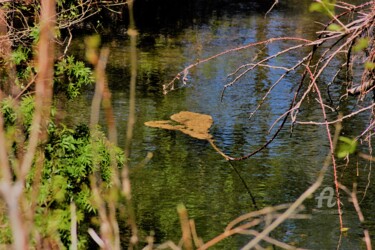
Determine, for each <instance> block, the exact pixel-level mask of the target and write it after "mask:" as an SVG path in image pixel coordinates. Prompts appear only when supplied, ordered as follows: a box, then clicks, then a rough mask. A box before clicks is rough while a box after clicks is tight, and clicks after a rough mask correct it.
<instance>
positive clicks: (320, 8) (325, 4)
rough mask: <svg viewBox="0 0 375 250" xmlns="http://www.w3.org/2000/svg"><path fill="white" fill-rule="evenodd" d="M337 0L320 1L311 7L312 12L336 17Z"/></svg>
mask: <svg viewBox="0 0 375 250" xmlns="http://www.w3.org/2000/svg"><path fill="white" fill-rule="evenodd" d="M335 4H336V0H319V1H316V2H314V3H312V4H311V5H310V8H309V10H310V11H311V12H314V11H316V12H320V13H323V14H325V15H328V16H330V17H331V16H332V15H335Z"/></svg>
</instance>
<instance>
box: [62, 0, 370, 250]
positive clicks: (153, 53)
mask: <svg viewBox="0 0 375 250" xmlns="http://www.w3.org/2000/svg"><path fill="white" fill-rule="evenodd" d="M174 2H177V1H174ZM198 2H199V1H198ZM207 2H209V3H210V1H207ZM224 2H225V1H224ZM281 2H282V3H280V4H279V5H278V6H277V7H276V8H275V9H274V10H273V11H272V12H271V13H270V14H268V15H267V17H266V18H265V16H264V14H265V12H266V10H267V9H268V7H269V6H270V2H263V1H235V2H233V3H231V4H230V5H225V6H224V7H220V6H216V5H215V6H213V7H212V6H210V5H209V4H208V6H205V8H200V7H199V6H198V7H194V6H193V7H192V6H190V7H191V8H186V9H184V8H183V6H180V8H179V9H178V11H177V10H176V9H175V8H178V6H176V4H174V5H172V6H168V4H160V5H158V7H157V8H156V7H155V6H153V7H150V6H149V8H145V10H139V9H136V13H137V15H136V18H137V19H136V21H137V23H138V27H139V32H140V35H139V41H138V58H139V64H138V67H139V70H138V82H137V106H136V110H137V121H136V126H135V134H134V141H133V148H132V154H131V162H132V173H131V180H132V189H133V196H134V203H135V211H136V216H137V221H138V225H139V227H140V230H141V233H142V234H143V235H147V234H150V232H153V233H154V236H155V241H156V242H157V243H162V242H165V241H167V240H172V241H174V242H179V239H180V237H181V230H180V223H179V219H178V214H177V210H176V207H177V205H178V204H180V203H183V204H184V205H185V206H186V207H187V209H188V213H189V217H190V218H191V219H194V221H195V224H196V230H197V233H198V235H199V236H200V237H202V239H203V241H205V242H206V241H208V240H210V239H212V238H213V237H215V236H217V235H219V234H220V233H221V232H223V230H224V229H225V227H226V225H227V224H228V223H229V222H230V221H231V220H233V219H235V218H236V217H238V216H240V215H242V214H245V213H248V212H251V211H254V210H255V205H254V201H253V199H254V200H255V202H256V207H257V208H259V209H261V208H264V207H267V206H275V205H278V204H284V203H290V202H293V201H295V200H296V199H297V198H298V197H299V196H300V195H301V194H302V193H303V192H304V191H305V190H306V189H307V188H308V187H309V186H310V185H311V184H312V183H313V182H314V181H315V180H316V178H317V175H318V172H319V170H320V169H321V167H322V165H323V162H324V159H325V157H326V155H327V154H328V152H329V147H328V142H327V136H326V131H325V128H324V127H323V126H311V125H303V126H302V125H298V126H296V127H294V130H293V133H291V130H290V128H291V127H290V123H288V124H287V125H286V126H285V128H284V129H283V130H282V131H281V133H280V135H279V136H278V137H277V139H275V140H274V142H273V143H272V144H271V145H270V146H269V147H268V148H267V149H265V150H263V151H261V152H260V153H258V154H256V155H255V156H253V157H251V158H250V159H247V160H245V161H241V162H234V163H233V166H231V165H230V164H229V163H228V162H227V161H225V160H224V159H223V157H221V156H220V155H219V154H218V153H217V152H216V151H215V150H214V149H213V148H212V147H211V146H210V144H209V143H208V142H206V141H200V140H197V139H193V138H190V137H188V136H187V135H184V134H182V133H180V132H176V131H166V130H159V129H155V128H149V127H146V126H144V125H143V124H144V122H146V121H151V120H163V119H169V117H170V116H171V115H172V114H174V113H177V112H180V111H183V110H187V111H192V112H198V113H204V114H209V115H211V116H212V117H213V120H214V124H213V126H212V127H211V129H210V133H211V134H212V135H213V137H214V140H215V142H216V144H217V146H218V147H219V148H220V149H221V150H223V151H224V152H225V153H227V154H229V155H231V156H241V155H244V154H246V153H249V152H251V151H253V150H255V149H257V148H258V147H259V146H261V145H262V144H263V143H265V142H266V141H267V140H268V139H269V138H271V136H272V134H273V133H274V131H275V129H274V130H272V131H271V133H269V129H270V126H271V125H272V124H273V123H274V121H275V120H276V119H277V118H278V117H279V116H280V115H282V114H283V113H284V112H285V111H286V110H287V109H288V106H289V103H290V100H291V98H292V96H293V94H294V90H295V88H296V84H297V83H298V79H299V76H298V74H291V75H290V76H288V77H286V78H285V79H284V80H283V81H281V82H280V84H278V85H277V86H276V87H275V89H274V90H273V91H272V92H271V94H270V95H269V97H268V98H267V99H266V100H265V101H264V103H263V105H262V106H261V108H260V109H259V110H258V111H257V113H256V115H254V116H253V117H252V118H251V119H249V117H250V114H251V112H253V111H254V110H255V108H256V107H257V105H258V103H259V102H260V101H261V100H262V98H263V96H264V95H265V93H266V92H267V90H268V88H269V87H270V86H271V85H272V84H273V82H274V81H275V80H277V79H278V77H279V76H280V73H282V71H281V70H278V69H269V68H259V69H257V70H254V71H253V72H252V73H250V74H248V75H246V76H245V77H244V78H242V79H241V80H240V81H239V82H238V83H237V84H236V85H234V86H232V87H230V88H228V89H227V90H226V92H225V95H224V97H223V99H222V100H221V98H220V97H221V93H222V90H223V86H224V85H225V84H226V83H228V82H229V81H230V80H231V78H228V75H229V74H230V73H232V72H234V71H235V70H236V68H238V67H239V66H241V65H243V64H245V63H251V62H252V60H253V59H254V58H255V57H257V56H265V55H270V54H274V53H277V52H278V51H280V50H282V49H285V48H286V47H288V46H291V45H295V44H296V43H295V42H294V43H291V42H277V43H274V44H271V45H269V46H267V47H256V49H248V50H242V51H240V52H238V53H230V54H228V55H226V56H223V57H220V58H217V59H214V60H212V61H210V62H207V63H204V64H201V65H200V66H199V67H197V68H194V69H192V70H191V72H190V74H189V75H188V82H187V84H186V85H185V86H181V84H180V85H179V86H178V88H176V89H175V90H174V91H171V92H169V93H168V94H167V95H164V94H163V88H162V86H163V84H166V83H168V82H170V81H171V80H172V79H173V78H174V76H175V75H176V74H177V73H178V72H180V71H181V70H183V69H184V67H186V66H188V65H190V64H192V63H195V62H196V61H197V60H202V59H204V58H207V57H210V56H212V55H215V54H217V53H219V52H221V51H224V50H227V49H231V48H236V47H239V46H243V45H246V44H248V43H251V42H257V41H262V40H266V39H269V38H272V37H282V36H293V37H302V38H306V39H314V37H315V36H316V34H315V32H316V31H317V29H318V28H319V27H320V25H319V24H318V23H316V22H314V20H319V21H324V19H325V17H322V16H319V15H318V14H314V13H310V12H309V11H308V6H309V1H281ZM154 7H155V9H153V8H154ZM168 8H174V9H172V10H171V9H168ZM202 9H204V11H203V10H202ZM137 10H138V11H137ZM153 10H154V11H153ZM197 10H200V11H197ZM176 12H177V13H176ZM142 13H143V16H142ZM145 13H148V15H146V14H145ZM150 13H152V15H151V14H150ZM116 30H117V32H116ZM103 40H104V43H105V45H106V46H109V47H110V50H111V55H110V60H109V63H108V66H107V73H108V79H109V84H110V88H111V91H112V98H113V107H114V110H115V116H116V122H117V128H118V131H119V141H120V146H123V145H124V140H125V139H124V138H125V131H126V122H127V116H128V94H129V90H128V86H129V65H130V62H129V41H128V38H127V36H126V35H125V29H124V28H121V27H118V29H117V28H115V29H113V30H112V35H104V36H103ZM82 44H83V43H82V40H79V39H78V40H76V41H75V42H74V44H73V45H72V48H73V51H74V53H75V54H77V55H81V56H82V55H83V54H84V48H83V45H82ZM302 53H304V51H303V50H301V51H299V52H298V53H291V54H288V55H287V56H283V57H280V58H278V59H277V60H275V61H274V62H275V63H277V64H278V65H283V66H285V67H290V66H291V65H292V64H293V63H296V62H297V61H298V60H299V59H300V57H301V55H302ZM325 77H327V78H328V77H329V75H327V76H323V79H322V82H324V80H326V79H325ZM92 94H93V92H92V91H88V92H87V93H85V94H84V95H83V96H82V97H80V98H79V99H78V100H76V101H75V102H74V103H68V104H67V105H68V107H67V108H69V110H70V113H71V114H73V115H71V116H68V118H67V119H68V120H69V121H70V122H72V123H79V122H85V121H88V114H89V109H90V105H91V98H92ZM342 106H343V111H346V112H349V111H350V110H355V109H356V108H357V106H356V100H355V99H352V100H351V99H350V100H348V101H347V102H346V103H344V104H342ZM317 107H318V105H317V103H316V102H315V101H313V100H312V101H311V102H309V103H306V104H304V106H303V107H302V108H301V111H300V117H299V118H300V120H322V116H321V111H320V110H319V109H318V108H317ZM331 115H332V117H334V116H335V114H331ZM368 122H369V121H368V114H361V115H360V116H358V117H356V118H353V119H351V120H349V121H347V122H345V123H344V124H343V126H344V129H343V133H345V135H346V136H348V137H354V136H356V135H358V133H359V132H360V131H361V130H363V129H364V128H365V127H366V125H367V124H368ZM278 124H279V123H278ZM331 129H334V128H333V127H331ZM150 152H151V153H152V154H153V157H152V159H151V160H150V161H149V162H148V163H147V164H146V165H144V166H139V165H140V162H142V161H143V160H144V159H145V157H146V155H147V154H148V153H150ZM339 164H341V165H340V168H339V178H340V182H342V183H343V184H344V185H347V186H348V188H350V189H351V188H352V183H353V182H357V183H358V196H359V199H360V200H361V199H362V197H363V196H364V193H365V190H366V185H367V184H368V182H369V180H371V181H372V183H373V182H374V178H373V175H371V165H369V163H365V162H362V161H360V160H357V159H356V158H355V157H353V158H352V159H351V161H350V163H349V164H348V165H347V166H346V165H345V162H339ZM233 167H234V168H235V169H236V170H237V171H238V173H237V172H236V171H235V170H234V168H233ZM239 175H240V176H241V178H242V179H243V181H244V182H245V183H246V186H247V188H246V186H245V185H244V183H243V181H242V180H241V179H240V177H239ZM332 187H334V183H333V173H332V169H329V170H328V172H327V174H326V175H325V179H324V182H323V185H322V186H321V187H320V188H319V189H318V191H317V192H316V194H314V196H313V197H311V198H310V199H308V200H306V201H305V202H304V205H305V210H304V211H303V213H305V214H309V215H311V218H310V219H299V220H296V219H295V220H287V221H286V222H284V223H283V224H282V225H281V226H280V227H279V228H277V229H276V230H275V231H274V232H272V233H271V234H270V236H271V237H273V238H275V239H278V240H280V241H283V242H285V243H288V244H291V245H294V246H297V247H303V248H309V249H335V248H336V247H337V246H338V245H340V249H361V248H364V243H363V241H362V237H363V225H361V224H360V223H359V220H358V216H357V213H356V211H355V209H354V207H353V205H352V204H351V203H350V202H348V197H347V195H345V194H342V196H343V197H342V201H343V211H344V214H343V220H344V226H346V227H348V228H349V230H348V231H347V232H346V233H345V234H343V235H341V236H340V232H339V217H338V214H337V207H336V206H334V207H330V206H329V205H328V204H325V203H323V205H322V206H319V204H318V200H317V199H316V198H317V197H318V195H319V194H320V192H322V190H323V189H324V188H332ZM248 189H249V190H248ZM249 191H250V192H251V195H252V196H253V199H252V198H251V197H250V195H249ZM374 204H375V197H374V188H373V186H372V184H370V186H369V188H368V189H367V191H366V195H365V196H364V199H363V201H362V203H361V208H362V210H363V213H364V216H365V218H366V220H367V221H368V223H366V226H367V227H369V228H370V233H372V234H374V233H375V230H374V229H375V228H374V223H373V222H374V219H375V217H374V214H373V213H372V211H373V209H372V208H373V207H374ZM371 222H372V223H371ZM263 226H264V225H262V227H257V228H255V229H256V230H259V231H261V230H262V228H263ZM251 238H252V237H251V236H246V235H236V236H232V237H229V238H227V239H225V240H223V241H221V242H219V243H218V244H217V245H215V246H214V247H213V249H239V248H241V246H244V245H245V244H246V243H247V242H248V241H249V240H250V239H251ZM374 240H375V239H374V238H373V241H374ZM266 245H267V244H264V246H266Z"/></svg>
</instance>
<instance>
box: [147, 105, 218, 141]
mask: <svg viewBox="0 0 375 250" xmlns="http://www.w3.org/2000/svg"><path fill="white" fill-rule="evenodd" d="M176 122H177V123H178V124H175V123H176ZM212 123H213V120H212V117H211V116H210V115H205V114H199V113H194V112H190V111H181V112H179V113H177V114H174V115H172V116H171V120H167V121H149V122H145V125H146V126H149V127H154V128H162V129H168V130H178V131H181V132H182V133H184V134H187V135H189V136H191V137H193V138H196V139H200V140H208V139H211V138H212V135H211V134H210V133H209V129H210V127H211V126H212Z"/></svg>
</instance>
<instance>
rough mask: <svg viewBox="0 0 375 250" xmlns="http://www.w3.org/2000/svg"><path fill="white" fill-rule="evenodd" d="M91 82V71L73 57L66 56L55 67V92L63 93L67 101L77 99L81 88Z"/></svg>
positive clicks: (92, 79) (92, 80)
mask: <svg viewBox="0 0 375 250" xmlns="http://www.w3.org/2000/svg"><path fill="white" fill-rule="evenodd" d="M93 82H94V78H93V76H92V71H91V69H90V68H88V67H86V66H85V64H84V63H83V62H81V61H77V60H76V59H75V58H74V56H68V57H67V58H64V59H62V60H61V61H59V62H57V63H56V65H55V90H57V91H62V92H64V93H65V94H66V96H67V97H68V98H69V99H73V98H75V97H77V96H78V95H79V94H80V93H81V90H82V88H83V87H85V86H87V85H89V84H92V83H93Z"/></svg>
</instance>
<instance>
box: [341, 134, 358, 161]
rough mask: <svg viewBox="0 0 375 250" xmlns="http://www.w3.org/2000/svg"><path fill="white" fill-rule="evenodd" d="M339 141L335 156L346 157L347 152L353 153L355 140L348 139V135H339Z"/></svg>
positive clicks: (355, 146)
mask: <svg viewBox="0 0 375 250" xmlns="http://www.w3.org/2000/svg"><path fill="white" fill-rule="evenodd" d="M339 141H340V142H342V143H340V145H339V147H338V151H337V157H339V158H344V157H347V156H348V155H349V154H353V153H354V152H355V150H356V148H357V140H356V139H350V138H348V137H344V136H340V137H339Z"/></svg>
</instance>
